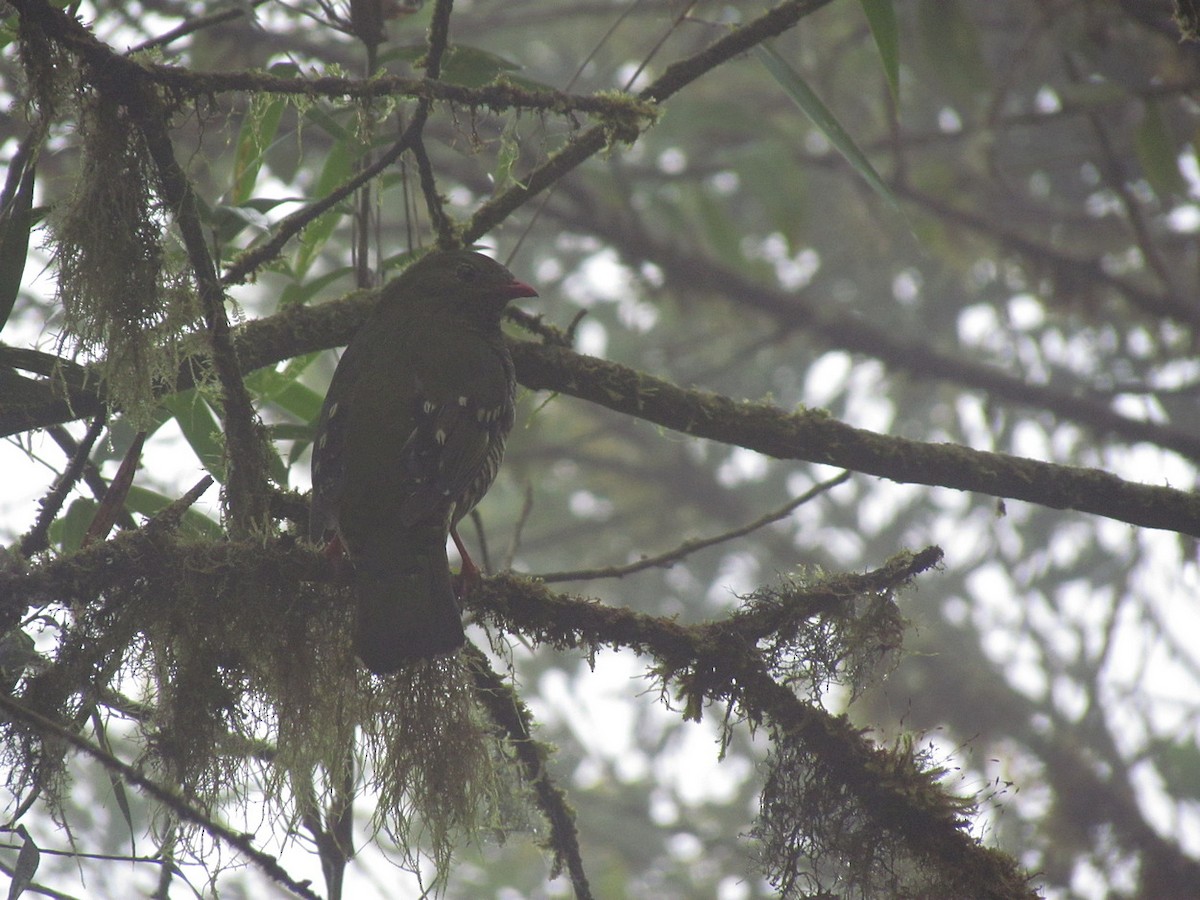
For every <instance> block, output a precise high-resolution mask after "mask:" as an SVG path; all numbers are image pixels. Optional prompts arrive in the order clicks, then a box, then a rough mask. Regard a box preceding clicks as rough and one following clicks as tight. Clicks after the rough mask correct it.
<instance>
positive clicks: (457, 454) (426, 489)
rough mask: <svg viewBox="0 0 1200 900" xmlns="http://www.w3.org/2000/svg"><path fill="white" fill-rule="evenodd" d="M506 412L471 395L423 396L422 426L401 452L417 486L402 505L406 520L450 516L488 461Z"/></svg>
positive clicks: (417, 416)
mask: <svg viewBox="0 0 1200 900" xmlns="http://www.w3.org/2000/svg"><path fill="white" fill-rule="evenodd" d="M502 414H503V410H502V409H499V408H495V407H492V408H488V407H483V406H480V405H478V404H476V403H474V402H473V401H472V400H471V398H469V397H466V396H462V397H456V398H454V399H452V400H450V401H449V402H442V403H438V402H435V401H433V400H428V399H426V400H421V401H419V409H417V410H416V411H415V412H414V421H415V422H416V427H415V428H414V429H413V431H412V434H411V435H410V437H409V439H408V441H407V442H406V443H405V445H404V447H403V448H402V450H401V453H400V465H401V467H402V468H403V471H404V473H405V476H406V480H407V481H408V483H409V484H411V486H412V490H411V491H410V492H408V494H407V496H405V497H404V499H403V500H402V501H401V504H400V510H399V517H400V521H401V522H402V523H404V524H405V525H414V524H416V523H417V522H419V521H422V520H423V519H425V518H427V517H429V516H433V515H438V516H445V515H446V512H447V510H448V508H449V506H450V504H452V503H454V502H455V501H456V500H457V499H458V498H459V497H460V495H462V493H463V492H464V491H465V490H466V489H467V487H468V486H469V485H470V484H471V483H472V482H473V481H474V480H475V478H476V476H477V475H478V474H479V471H480V469H481V468H482V466H483V465H484V463H485V462H486V460H487V455H488V449H489V447H490V446H491V443H492V441H493V440H496V439H498V436H497V431H498V420H499V418H500V416H501V415H502Z"/></svg>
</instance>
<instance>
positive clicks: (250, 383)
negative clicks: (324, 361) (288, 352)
mask: <svg viewBox="0 0 1200 900" xmlns="http://www.w3.org/2000/svg"><path fill="white" fill-rule="evenodd" d="M317 355H318V354H315V353H311V354H308V355H306V356H304V357H301V359H303V360H304V365H303V366H299V367H297V368H295V369H293V368H292V367H291V366H289V367H288V369H287V370H286V371H283V372H276V371H275V370H274V369H269V368H268V369H259V370H258V371H257V372H254V373H252V374H251V375H249V376H248V377H247V378H246V387H248V388H249V389H250V390H251V391H253V392H254V394H255V395H256V396H257V397H258V398H259V399H260V400H263V401H265V402H268V403H274V404H275V405H277V406H279V407H281V408H282V409H284V410H285V411H287V412H289V413H291V414H292V415H293V416H295V417H296V418H297V419H299V420H300V421H302V422H309V421H312V420H313V419H315V418H316V417H317V414H318V413H320V411H321V404H322V403H323V402H324V398H323V397H322V396H321V395H320V394H318V393H317V392H316V391H314V390H313V389H312V388H310V387H308V386H307V385H305V384H302V383H301V382H300V381H299V380H298V376H299V375H300V372H302V371H303V370H304V369H305V368H307V365H308V363H309V362H311V361H312V360H313V359H315V358H316V357H317ZM293 362H295V360H293Z"/></svg>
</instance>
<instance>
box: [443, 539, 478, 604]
mask: <svg viewBox="0 0 1200 900" xmlns="http://www.w3.org/2000/svg"><path fill="white" fill-rule="evenodd" d="M450 537H451V538H453V539H454V546H455V547H457V548H458V555H459V556H461V557H462V569H461V571H460V572H459V573H458V575H457V576H456V577H455V579H454V589H455V593H457V594H458V596H459V597H460V598H461V597H465V596H467V594H470V593H471V592H472V591H474V590H475V589H476V588H477V587H479V585H481V584H483V576H482V575H480V574H479V566H477V565H475V563H474V561H473V560H472V559H471V554H470V553H468V552H467V548H466V547H465V546H463V542H462V538H460V537H459V536H458V529H456V528H454V527H451V529H450Z"/></svg>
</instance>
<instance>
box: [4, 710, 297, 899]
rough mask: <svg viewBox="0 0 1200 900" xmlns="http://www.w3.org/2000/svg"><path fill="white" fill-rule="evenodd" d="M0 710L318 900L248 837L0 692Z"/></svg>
mask: <svg viewBox="0 0 1200 900" xmlns="http://www.w3.org/2000/svg"><path fill="white" fill-rule="evenodd" d="M0 709H3V710H4V711H5V712H6V713H8V714H9V715H10V716H12V717H13V718H16V719H20V720H21V721H22V722H25V723H26V724H27V725H30V726H31V727H33V728H34V729H36V730H37V731H38V732H39V733H41V734H42V735H45V736H49V737H53V738H55V739H57V740H60V741H65V742H66V743H68V744H70V745H71V746H72V747H74V748H75V749H76V750H79V751H80V752H82V753H84V754H85V755H87V756H90V757H91V758H92V759H94V760H95V761H96V762H98V763H100V765H102V766H103V767H104V768H106V769H108V771H110V772H113V773H115V774H117V775H119V776H120V777H121V778H123V779H124V780H126V781H128V782H129V783H130V784H133V785H135V786H136V787H138V788H140V789H141V790H142V791H144V792H145V793H146V794H148V795H149V796H150V797H152V798H153V799H154V800H156V801H158V802H159V803H161V804H162V805H163V806H165V807H167V808H168V809H170V810H171V811H172V812H173V813H175V815H177V816H179V818H180V819H184V820H186V821H188V822H192V823H193V824H195V825H198V826H199V827H200V828H202V829H204V831H206V832H207V833H208V834H209V835H211V836H212V837H213V838H214V839H216V840H218V841H223V842H224V843H226V844H229V846H231V847H233V848H234V849H235V850H237V851H238V852H239V853H242V854H244V855H245V856H246V858H247V859H249V860H250V861H251V862H253V863H254V864H255V865H256V866H258V867H259V868H260V869H261V870H262V871H263V872H264V873H265V874H266V875H267V876H268V877H270V878H271V879H272V880H274V881H275V882H277V883H278V884H280V885H282V886H283V887H284V888H286V889H287V890H289V891H291V892H292V893H293V894H295V895H296V896H297V897H304V898H306V900H321V898H320V897H319V896H318V895H317V894H314V893H313V892H312V891H311V890H310V889H309V888H308V886H307V885H306V884H302V883H301V882H298V881H296V880H295V879H294V878H292V876H291V875H289V874H288V873H287V871H286V870H285V869H284V868H283V867H282V866H281V865H280V864H279V860H277V859H276V858H275V857H274V856H271V855H270V854H269V853H264V852H263V851H262V850H259V849H258V848H256V847H254V846H252V845H251V844H250V837H251V836H250V835H247V834H238V833H237V832H235V831H233V830H231V829H230V828H227V827H226V826H224V825H222V824H220V823H219V822H215V821H213V820H212V819H210V818H209V817H208V816H206V815H204V813H202V812H200V810H198V809H196V808H195V807H193V806H191V805H190V804H188V803H187V802H186V801H185V800H184V799H183V798H182V797H180V796H179V795H178V794H176V793H174V792H173V791H171V790H169V789H168V788H166V787H164V786H162V785H160V784H158V783H157V782H155V781H152V780H151V779H149V778H147V777H146V776H145V775H144V774H142V772H140V771H139V770H137V769H135V768H134V767H133V766H130V765H127V764H126V763H124V762H122V761H121V760H119V759H117V758H116V757H114V756H112V755H110V754H108V753H105V752H104V751H103V750H101V749H100V748H99V747H97V746H95V745H94V744H92V743H91V742H90V741H88V740H87V739H86V738H83V737H81V736H80V735H78V734H76V733H75V732H73V731H70V730H68V729H66V728H63V727H62V726H61V725H59V724H58V723H57V722H52V721H51V720H50V719H47V718H46V717H45V716H43V715H41V714H40V713H37V712H34V711H33V710H32V709H28V708H27V707H25V706H24V705H22V704H21V703H18V702H17V701H16V700H14V699H13V698H12V697H9V696H6V695H4V694H3V693H0Z"/></svg>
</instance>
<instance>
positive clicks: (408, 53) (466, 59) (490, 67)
mask: <svg viewBox="0 0 1200 900" xmlns="http://www.w3.org/2000/svg"><path fill="white" fill-rule="evenodd" d="M428 50H429V48H428V46H427V45H426V44H408V45H406V46H403V47H397V48H396V49H395V50H392V51H390V52H389V53H387V54H385V55H383V56H382V57H381V61H386V60H391V59H400V60H404V61H405V62H408V63H413V64H416V63H418V62H420V61H421V60H422V59H424V57H425V54H426V53H427V52H428ZM520 69H521V66H520V65H518V64H517V63H515V62H512V61H511V60H507V59H505V58H504V57H502V56H497V55H496V54H495V53H492V52H490V51H488V50H483V49H480V48H479V47H471V46H468V45H466V44H455V45H453V46H452V47H448V48H447V49H446V52H445V54H443V56H442V71H441V75H440V78H439V80H441V81H444V82H446V83H447V84H458V85H462V86H463V87H483V86H484V85H485V84H491V83H492V82H493V81H495V80H496V79H497V78H499V77H500V76H501V75H504V74H507V73H508V72H516V71H519V70H520Z"/></svg>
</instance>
